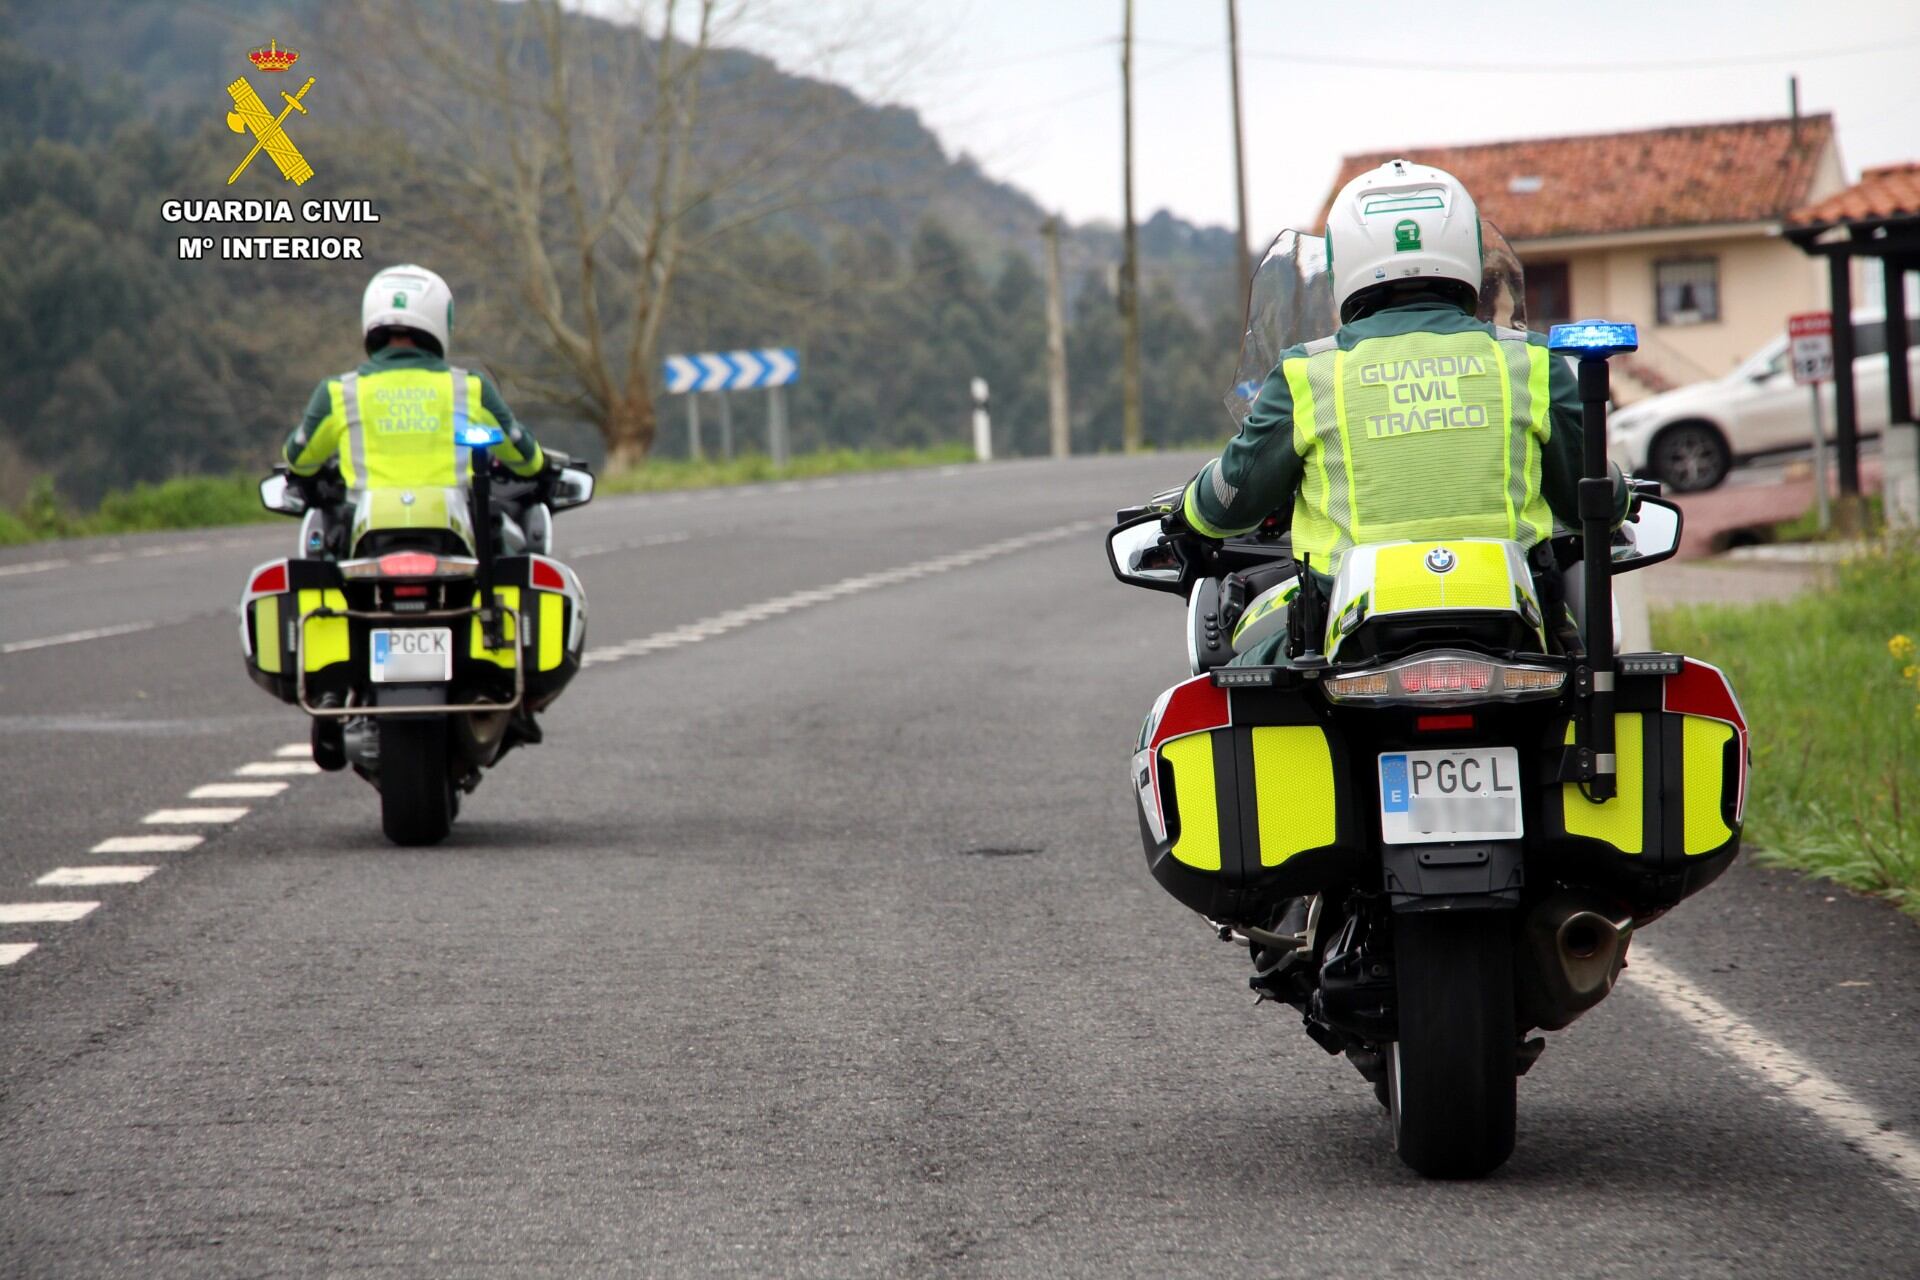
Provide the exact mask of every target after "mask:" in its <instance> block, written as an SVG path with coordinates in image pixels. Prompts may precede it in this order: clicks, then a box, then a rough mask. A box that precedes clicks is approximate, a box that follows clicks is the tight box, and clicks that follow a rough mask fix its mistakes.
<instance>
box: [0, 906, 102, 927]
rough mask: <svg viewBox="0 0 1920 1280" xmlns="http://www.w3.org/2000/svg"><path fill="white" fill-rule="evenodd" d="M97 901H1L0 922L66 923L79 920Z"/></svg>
mask: <svg viewBox="0 0 1920 1280" xmlns="http://www.w3.org/2000/svg"><path fill="white" fill-rule="evenodd" d="M99 905H100V904H99V903H97V902H0V924H65V923H67V922H69V921H72V920H78V919H79V918H80V917H81V916H84V915H86V914H87V913H88V912H89V911H91V910H93V909H94V908H95V907H97V906H99Z"/></svg>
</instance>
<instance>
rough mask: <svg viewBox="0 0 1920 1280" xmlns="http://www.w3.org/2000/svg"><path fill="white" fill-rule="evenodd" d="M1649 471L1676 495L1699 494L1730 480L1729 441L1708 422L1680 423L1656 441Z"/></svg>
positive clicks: (1656, 437)
mask: <svg viewBox="0 0 1920 1280" xmlns="http://www.w3.org/2000/svg"><path fill="white" fill-rule="evenodd" d="M1647 463H1648V467H1647V469H1648V470H1649V471H1651V472H1653V475H1654V478H1655V479H1657V480H1659V481H1660V483H1662V484H1664V485H1665V486H1667V488H1669V489H1671V490H1673V491H1674V492H1675V493H1699V492H1701V491H1703V490H1706V489H1711V488H1713V487H1714V486H1715V485H1717V484H1719V483H1720V482H1721V481H1722V480H1725V479H1726V478H1727V471H1728V470H1729V469H1730V468H1731V467H1732V465H1733V459H1732V456H1731V455H1730V453H1729V451H1728V449H1727V442H1726V439H1725V438H1724V437H1723V436H1721V434H1720V432H1719V431H1718V430H1717V429H1716V428H1714V427H1713V426H1711V425H1710V424H1708V423H1705V422H1677V423H1675V424H1674V425H1673V426H1671V427H1668V428H1666V429H1665V430H1664V431H1662V432H1661V433H1660V434H1659V435H1657V436H1655V437H1654V438H1653V447H1652V448H1651V449H1649V450H1648V451H1647Z"/></svg>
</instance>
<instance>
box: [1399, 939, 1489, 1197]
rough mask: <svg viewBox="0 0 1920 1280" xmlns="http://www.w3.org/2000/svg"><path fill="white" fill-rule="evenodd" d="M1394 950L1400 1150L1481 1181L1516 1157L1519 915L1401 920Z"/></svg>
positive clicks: (1452, 1174) (1431, 1166)
mask: <svg viewBox="0 0 1920 1280" xmlns="http://www.w3.org/2000/svg"><path fill="white" fill-rule="evenodd" d="M1393 947H1394V970H1395V983H1396V986H1397V988H1398V994H1399V1006H1400V1007H1399V1022H1400V1038H1399V1039H1398V1040H1397V1041H1395V1042H1394V1043H1393V1044H1392V1045H1391V1046H1390V1047H1389V1053H1388V1055H1387V1090H1388V1102H1389V1107H1390V1109H1391V1111H1392V1114H1393V1140H1394V1149H1395V1150H1396V1151H1397V1152H1398V1153H1399V1155H1400V1159H1401V1160H1402V1161H1403V1162H1404V1163H1405V1164H1406V1165H1407V1166H1408V1167H1410V1168H1412V1169H1413V1170H1415V1171H1416V1172H1418V1173H1420V1174H1421V1175H1423V1176H1425V1177H1428V1178H1483V1177H1485V1176H1486V1175H1487V1174H1489V1173H1492V1172H1493V1171H1494V1170H1495V1169H1497V1168H1499V1167H1500V1166H1501V1165H1502V1164H1504V1163H1505V1162H1506V1159H1507V1157H1508V1156H1510V1155H1512V1154H1513V1138H1514V1111H1515V1107H1516V1103H1517V1096H1516V1088H1515V1057H1514V1043H1515V1041H1516V1039H1517V1037H1518V1029H1517V1027H1516V1025H1515V1016H1514V994H1513V937H1512V918H1511V916H1510V915H1509V914H1508V913H1506V912H1504V911H1498V910H1494V911H1462V912H1411V913H1406V914H1400V915H1396V916H1394V925H1393Z"/></svg>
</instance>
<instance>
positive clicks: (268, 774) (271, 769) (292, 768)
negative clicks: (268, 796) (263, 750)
mask: <svg viewBox="0 0 1920 1280" xmlns="http://www.w3.org/2000/svg"><path fill="white" fill-rule="evenodd" d="M318 772H320V766H319V765H317V764H315V763H314V762H313V761H311V760H256V761H255V762H254V763H252V764H243V765H241V766H240V767H239V768H238V769H235V770H234V771H233V776H234V777H236V778H290V777H294V776H297V775H300V774H308V773H318Z"/></svg>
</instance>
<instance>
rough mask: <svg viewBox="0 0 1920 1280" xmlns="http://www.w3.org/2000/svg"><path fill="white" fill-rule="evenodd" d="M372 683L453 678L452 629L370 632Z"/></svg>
mask: <svg viewBox="0 0 1920 1280" xmlns="http://www.w3.org/2000/svg"><path fill="white" fill-rule="evenodd" d="M371 665H372V675H373V682H374V683H375V684H392V683H395V682H398V681H407V680H436V681H440V682H442V683H444V682H446V681H448V680H451V679H453V629H452V628H451V627H408V628H406V629H404V630H402V629H397V628H389V627H381V628H379V629H377V630H376V631H374V633H373V645H372V652H371Z"/></svg>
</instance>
